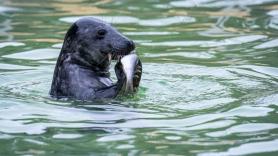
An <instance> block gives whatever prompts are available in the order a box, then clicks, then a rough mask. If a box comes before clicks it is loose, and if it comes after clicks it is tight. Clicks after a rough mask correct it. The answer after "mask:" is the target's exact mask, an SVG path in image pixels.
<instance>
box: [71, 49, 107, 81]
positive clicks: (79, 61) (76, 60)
mask: <svg viewBox="0 0 278 156" xmlns="http://www.w3.org/2000/svg"><path fill="white" fill-rule="evenodd" d="M69 57H70V62H71V63H73V64H76V65H79V66H80V67H82V68H86V69H89V70H91V71H93V72H94V73H95V74H96V75H98V76H101V77H110V72H109V66H108V67H106V68H101V67H99V66H98V65H97V64H96V63H94V62H88V61H87V60H85V59H83V58H82V57H79V56H76V55H75V53H71V56H69Z"/></svg>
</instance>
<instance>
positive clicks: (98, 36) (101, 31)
mask: <svg viewBox="0 0 278 156" xmlns="http://www.w3.org/2000/svg"><path fill="white" fill-rule="evenodd" d="M106 33H107V31H106V30H105V29H100V30H98V31H97V38H100V39H101V38H103V37H104V36H105V34H106Z"/></svg>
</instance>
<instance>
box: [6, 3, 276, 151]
mask: <svg viewBox="0 0 278 156" xmlns="http://www.w3.org/2000/svg"><path fill="white" fill-rule="evenodd" d="M0 4H1V5H0V20H1V23H0V34H1V35H0V40H1V42H0V51H1V54H0V125H1V126H0V146H1V151H0V153H1V154H0V155H7V156H8V155H109V154H110V155H114V154H117V153H119V154H122V155H205V156H207V155H213V156H214V155H247V154H261V155H266V154H270V155H277V152H278V142H277V140H278V137H277V134H278V131H277V130H278V121H277V105H278V94H277V92H278V89H277V88H278V81H277V80H278V64H277V58H278V55H277V47H278V40H277V38H278V37H277V24H278V22H277V21H278V18H277V17H278V16H277V15H278V11H277V8H278V7H277V6H278V1H276V0H233V1H226V0H183V1H182V0H179V1H170V0H167V1H163V2H162V1H161V2H160V1H153V0H150V1H129V0H123V1H111V0H105V1H94V2H92V1H87V0H73V1H70V0H66V1H60V0H46V1H45V0H37V1H31V0H26V1H24V2H22V1H19V0H6V1H1V2H0ZM83 16H93V17H95V18H99V19H101V20H104V21H107V22H109V23H112V24H113V25H114V26H115V27H116V28H117V29H119V30H120V31H121V32H123V34H125V35H127V36H128V37H129V38H131V39H133V40H134V41H135V42H136V44H137V52H138V54H139V55H140V57H141V59H142V61H143V64H144V73H143V77H142V84H141V87H140V90H139V92H138V94H137V95H136V96H134V97H130V98H124V97H122V98H118V99H114V100H105V101H94V102H80V101H66V100H55V99H51V98H50V97H49V95H48V92H49V88H50V84H51V80H52V74H53V70H54V66H55V63H56V58H57V56H58V55H59V51H60V48H61V47H62V41H63V38H64V34H65V32H66V30H67V29H68V27H69V26H70V24H71V23H73V22H74V21H76V20H77V19H79V18H81V17H83ZM111 72H112V76H113V78H115V75H114V73H113V69H111Z"/></svg>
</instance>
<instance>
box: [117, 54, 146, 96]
mask: <svg viewBox="0 0 278 156" xmlns="http://www.w3.org/2000/svg"><path fill="white" fill-rule="evenodd" d="M115 72H116V75H117V78H118V79H120V78H121V79H124V83H123V86H122V88H121V91H120V92H122V93H124V94H130V93H135V92H136V91H137V88H138V87H139V83H140V80H141V75H142V63H141V61H140V59H139V58H138V56H137V55H136V54H129V55H126V56H124V57H123V58H121V59H120V60H119V62H117V64H116V66H115Z"/></svg>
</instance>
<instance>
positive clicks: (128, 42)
mask: <svg viewBox="0 0 278 156" xmlns="http://www.w3.org/2000/svg"><path fill="white" fill-rule="evenodd" d="M127 47H128V50H129V51H132V50H134V49H135V44H134V42H133V41H131V40H129V41H127Z"/></svg>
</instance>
